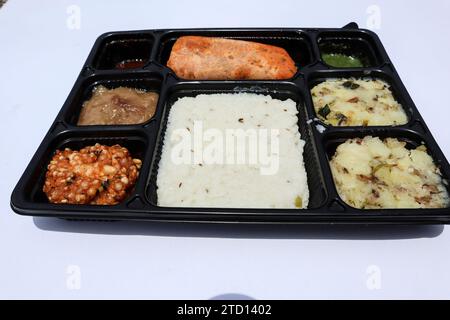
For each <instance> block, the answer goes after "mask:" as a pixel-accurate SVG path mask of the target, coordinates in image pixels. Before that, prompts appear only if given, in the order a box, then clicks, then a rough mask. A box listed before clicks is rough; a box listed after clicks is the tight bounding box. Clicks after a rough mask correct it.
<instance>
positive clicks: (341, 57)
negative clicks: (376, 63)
mask: <svg viewBox="0 0 450 320" xmlns="http://www.w3.org/2000/svg"><path fill="white" fill-rule="evenodd" d="M322 60H323V61H324V62H325V63H326V64H328V65H329V66H332V67H335V68H362V67H364V64H363V63H362V61H361V60H360V59H358V58H356V57H352V56H347V55H345V54H340V53H324V54H322Z"/></svg>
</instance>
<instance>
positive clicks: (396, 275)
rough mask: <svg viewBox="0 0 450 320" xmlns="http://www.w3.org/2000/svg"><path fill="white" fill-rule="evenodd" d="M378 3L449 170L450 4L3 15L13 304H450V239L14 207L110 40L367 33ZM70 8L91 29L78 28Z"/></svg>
mask: <svg viewBox="0 0 450 320" xmlns="http://www.w3.org/2000/svg"><path fill="white" fill-rule="evenodd" d="M373 4H374V5H378V7H379V9H380V10H381V20H380V22H381V25H380V27H381V28H380V29H378V30H375V31H376V32H377V33H378V34H379V36H380V37H381V39H382V41H383V43H384V45H385V46H386V49H387V51H388V53H389V54H390V56H391V59H392V60H393V62H394V64H395V65H396V67H397V69H398V71H399V73H400V75H401V77H402V79H403V81H404V83H405V85H406V87H407V88H408V89H409V91H410V94H411V95H412V97H413V99H414V101H415V102H416V104H417V106H418V108H419V109H420V111H421V113H422V115H423V116H424V118H425V120H426V122H427V123H428V125H429V127H430V128H431V131H432V132H433V134H434V136H435V138H436V139H437V141H438V143H439V144H440V146H441V148H442V149H443V151H444V153H445V154H446V156H447V158H449V157H450V135H449V133H450V130H449V120H448V119H449V116H450V112H449V107H450V105H449V102H448V101H449V99H448V97H449V88H448V77H449V74H450V73H449V71H450V62H449V61H450V59H449V58H448V52H449V51H450V45H449V29H450V20H449V19H448V15H449V13H450V1H444V0H441V1H406V0H405V1H392V0H391V1H376V0H370V1H344V0H340V1H326V0H322V1H280V0H277V1H243V0H238V1H230V0H224V1H211V0H209V1H208V0H207V1H196V0H190V1H177V2H175V1H167V0H166V1H164V0H159V1H135V2H132V1H106V0H105V1H87V0H86V1H77V0H70V1H19V0H9V1H8V2H7V3H6V5H5V6H4V7H3V8H1V9H0V108H1V109H0V110H1V116H2V117H1V120H0V123H1V125H0V126H1V137H0V150H1V155H2V156H1V157H0V168H1V171H0V172H1V176H0V188H1V189H0V297H1V298H201V299H210V298H213V297H217V296H222V297H240V296H242V295H244V296H248V297H251V298H254V299H270V298H275V299H285V298H450V272H449V270H450V229H449V228H448V227H445V228H444V227H439V226H430V227H342V226H340V227H338V226H323V227H311V226H297V227H281V226H279V227H273V226H272V227H265V226H234V225H225V226H221V225H185V224H161V223H112V224H111V223H87V222H65V221H60V220H52V219H44V218H40V219H33V218H30V217H21V216H18V215H15V214H13V212H12V210H11V209H10V207H9V201H10V194H11V191H12V189H13V187H14V185H15V184H16V182H17V180H18V179H19V177H20V175H21V174H22V172H23V170H24V169H25V167H26V165H27V164H28V162H29V160H30V158H31V156H32V155H33V153H34V152H35V150H36V148H37V146H38V145H39V143H40V141H41V140H42V138H43V136H44V134H45V133H46V131H47V130H48V128H49V126H50V124H51V123H52V121H53V119H54V117H55V116H56V114H57V112H58V110H59V109H60V107H61V106H62V104H63V103H64V100H65V98H66V96H67V94H68V93H69V91H70V89H71V87H72V85H73V83H74V81H75V79H76V77H77V75H78V73H79V71H80V69H81V67H82V64H83V62H84V60H85V58H86V56H87V54H88V53H89V50H90V48H91V46H92V45H93V43H94V41H95V39H96V37H97V36H98V35H100V34H101V33H103V32H106V31H111V30H132V29H152V28H181V27H245V26H252V27H281V26H283V27H284V26H285V27H302V26H303V27H306V26H308V27H340V26H343V25H345V24H347V23H348V22H350V21H356V22H358V23H359V24H360V26H361V27H366V26H367V21H368V19H369V20H370V15H369V14H368V13H367V9H368V8H369V6H370V5H373ZM70 5H76V6H78V8H79V9H80V10H81V16H80V17H81V25H80V29H71V28H68V27H67V19H68V18H69V14H68V13H67V10H68V8H69V10H70V7H69V6H70ZM71 266H75V267H71ZM370 266H375V267H374V268H371V267H370ZM78 271H79V272H78ZM70 274H72V276H70ZM77 275H79V276H80V278H79V280H80V281H77V279H76V276H77ZM74 279H75V280H74ZM368 283H369V285H368ZM370 284H372V285H370ZM77 288H78V289H77ZM224 295H225V296H224Z"/></svg>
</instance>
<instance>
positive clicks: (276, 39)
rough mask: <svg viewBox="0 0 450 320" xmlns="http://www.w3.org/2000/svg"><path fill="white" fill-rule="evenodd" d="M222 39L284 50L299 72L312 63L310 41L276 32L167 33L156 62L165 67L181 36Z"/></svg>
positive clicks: (298, 34)
mask: <svg viewBox="0 0 450 320" xmlns="http://www.w3.org/2000/svg"><path fill="white" fill-rule="evenodd" d="M188 35H191V36H205V37H222V38H229V39H237V40H247V41H254V42H259V43H265V44H270V45H274V46H278V47H281V48H284V49H285V50H286V51H287V52H288V53H289V55H290V56H291V58H292V59H293V60H294V62H295V64H296V66H297V68H298V69H299V70H301V69H303V68H305V67H306V66H307V65H309V64H311V63H312V62H313V61H314V57H313V50H312V45H311V40H310V38H309V36H308V35H307V34H306V33H304V32H301V31H292V30H290V31H281V30H280V31H278V30H245V31H244V30H236V29H234V30H220V29H218V30H176V31H169V32H167V33H165V34H163V35H162V36H161V40H160V42H159V45H158V53H157V57H156V59H157V61H158V62H159V63H160V64H162V65H163V66H166V65H167V61H168V60H169V56H170V52H171V51H172V47H173V45H174V43H175V41H176V40H177V39H178V38H179V37H182V36H188Z"/></svg>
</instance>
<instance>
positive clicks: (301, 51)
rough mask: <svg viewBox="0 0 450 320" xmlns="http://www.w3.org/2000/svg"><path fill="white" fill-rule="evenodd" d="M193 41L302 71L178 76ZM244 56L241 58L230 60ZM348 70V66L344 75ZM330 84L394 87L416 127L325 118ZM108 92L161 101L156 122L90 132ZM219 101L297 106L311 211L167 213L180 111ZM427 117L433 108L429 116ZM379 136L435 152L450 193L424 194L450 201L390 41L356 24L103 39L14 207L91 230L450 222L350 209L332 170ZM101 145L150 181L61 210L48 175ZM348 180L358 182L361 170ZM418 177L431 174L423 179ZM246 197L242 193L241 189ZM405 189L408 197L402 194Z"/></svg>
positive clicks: (415, 213) (445, 213)
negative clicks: (274, 58)
mask: <svg viewBox="0 0 450 320" xmlns="http://www.w3.org/2000/svg"><path fill="white" fill-rule="evenodd" d="M183 36H203V37H218V38H226V39H237V40H245V41H252V42H257V43H262V44H268V45H272V46H277V47H280V48H283V49H284V50H285V52H287V53H288V54H289V56H290V58H291V59H292V61H293V63H294V64H295V67H296V72H295V74H294V76H293V77H290V78H288V79H282V80H274V79H272V80H264V79H262V80H229V79H226V80H201V79H200V80H198V79H194V80H189V79H183V78H182V77H179V76H177V74H176V73H175V71H174V70H173V69H171V68H169V67H168V66H167V64H168V60H169V57H170V54H171V52H172V50H173V46H174V44H175V42H176V41H177V39H179V38H180V37H183ZM233 58H236V57H229V59H233ZM348 59H351V61H350V60H348ZM341 63H344V65H340V64H341ZM346 63H348V65H346ZM327 79H347V80H348V81H347V83H344V85H343V86H344V87H345V88H347V89H349V90H351V89H357V88H358V87H359V86H360V84H358V82H357V81H356V79H362V80H367V81H370V79H380V80H382V81H384V82H385V83H387V84H388V85H389V88H390V90H391V91H392V96H393V99H395V101H396V102H398V103H399V104H401V106H402V108H403V110H404V117H405V119H406V121H404V122H400V123H394V124H386V125H378V124H377V125H368V122H367V120H364V119H363V120H361V121H363V123H364V124H363V125H348V126H345V125H342V124H345V123H346V122H347V123H349V124H351V121H353V120H354V119H350V116H349V115H348V114H346V115H343V114H342V113H339V112H338V113H335V114H334V113H333V112H334V111H333V110H331V109H330V106H329V105H328V104H326V105H325V106H323V105H322V106H321V107H320V109H317V107H316V108H315V101H314V99H316V98H317V96H313V94H312V93H311V91H312V89H313V88H314V87H316V86H317V85H320V84H321V83H324V82H326V81H327ZM99 86H102V87H103V88H105V90H109V89H114V88H119V87H125V88H135V89H139V90H142V92H155V93H157V94H158V99H157V103H156V106H155V109H154V114H153V115H152V116H150V117H149V118H150V119H146V120H145V121H144V122H142V123H141V124H127V125H86V126H82V125H79V124H78V121H80V116H81V112H82V111H81V110H82V108H83V106H84V105H83V104H84V103H85V102H86V101H88V100H89V99H90V98H91V97H92V96H93V95H94V94H95V93H94V92H95V90H93V89H94V88H98V87H99ZM382 89H383V88H382ZM324 90H325V91H320V95H321V99H322V100H324V101H326V99H327V98H326V97H325V98H323V95H325V96H326V95H327V93H329V92H331V91H330V90H329V89H327V88H325V89H324ZM324 92H325V93H324ZM216 93H225V94H227V93H228V94H233V93H254V94H258V95H264V96H270V97H272V98H273V99H278V100H281V101H284V100H286V99H291V100H292V101H294V102H295V105H296V108H297V112H298V114H297V118H298V122H297V125H298V130H299V133H300V135H301V139H302V140H303V141H304V143H305V144H304V149H303V161H304V167H305V170H306V174H307V185H308V189H309V201H308V205H307V208H304V209H301V208H300V207H301V205H298V206H297V204H296V206H297V208H289V209H284V208H249V207H239V206H236V207H230V206H226V207H225V206H224V207H222V208H221V207H214V208H211V207H207V206H191V207H190V206H172V207H171V206H161V205H159V204H158V183H157V179H158V170H159V167H160V160H161V156H162V152H163V145H164V137H165V133H166V130H167V126H168V118H169V114H170V111H171V108H172V107H173V106H174V104H175V103H176V101H177V100H178V99H180V98H183V97H196V96H198V95H200V94H216ZM117 99H119V100H120V98H117ZM317 99H318V98H317ZM373 99H374V100H377V101H378V99H380V100H381V99H383V103H384V102H385V101H388V100H384V99H385V97H378V95H377V96H376V97H374V98H373ZM322 100H320V99H319V101H322ZM349 101H350V102H349ZM347 102H348V103H356V104H357V103H360V102H361V101H360V99H358V98H353V99H350V100H348V101H347ZM363 102H364V101H363ZM364 103H365V102H364ZM385 104H386V108H387V109H386V110H388V109H389V108H391V107H392V106H389V102H386V103H385ZM422 110H425V109H424V107H423V108H422ZM285 111H286V110H285ZM370 112H373V110H371V111H370ZM331 115H333V117H334V118H333V119H332V120H333V121H334V122H335V123H334V125H333V124H332V123H331V122H330V121H331V120H330V121H328V118H327V117H331ZM330 119H331V118H330ZM241 120H242V122H243V119H239V121H240V122H241ZM274 121H275V120H274ZM355 121H356V120H355ZM380 121H382V120H380ZM336 123H337V125H336ZM442 129H443V128H442ZM368 136H371V137H378V138H380V139H385V138H395V139H398V141H400V142H404V143H405V144H404V146H405V148H406V149H407V150H414V149H415V148H418V147H420V146H425V147H426V149H422V150H426V152H427V153H428V154H429V155H430V156H431V157H432V159H433V160H434V164H435V165H436V167H437V170H438V176H440V177H441V178H442V186H443V188H444V189H445V190H444V189H437V188H436V187H435V186H433V188H431V186H429V185H428V184H424V185H423V188H430V190H431V191H430V194H431V195H432V196H435V195H436V194H438V193H445V192H447V193H448V190H449V187H448V179H449V177H450V166H449V163H448V161H447V160H446V159H445V156H444V154H443V153H442V151H441V150H440V148H439V146H438V145H437V143H436V141H435V140H434V138H433V137H432V135H431V133H430V131H429V129H428V128H427V126H426V124H425V123H424V121H423V118H422V117H421V115H420V114H419V112H418V109H417V108H416V106H415V104H414V102H413V101H412V99H411V98H410V96H409V94H408V92H407V90H406V88H405V87H404V85H403V83H402V81H401V80H400V78H399V75H398V74H397V72H396V70H395V68H394V66H393V64H392V62H391V60H390V59H389V57H388V55H387V53H386V51H385V49H384V48H383V46H382V44H381V42H380V40H379V38H378V37H377V36H376V34H374V33H373V32H371V31H368V30H362V29H359V28H358V26H357V25H356V24H354V23H351V24H349V25H347V26H346V27H344V28H339V29H316V28H298V29H297V28H264V29H262V28H257V29H180V30H143V31H126V32H110V33H106V34H103V35H101V36H100V37H99V38H98V39H97V41H96V42H95V44H94V46H93V48H92V50H91V53H90V54H89V56H88V58H87V60H86V63H85V65H84V66H83V69H82V71H81V73H80V75H79V77H78V79H77V81H76V83H75V85H74V87H73V89H72V91H71V92H70V94H69V96H68V98H67V100H66V102H65V103H64V105H63V107H62V109H61V111H60V112H59V114H58V115H57V117H56V119H55V121H54V123H53V125H52V126H51V128H50V130H49V131H48V133H47V135H46V136H45V138H44V140H43V142H42V143H41V145H40V146H39V148H38V150H37V151H36V153H35V155H34V156H33V158H32V160H31V162H30V164H29V165H28V167H27V168H26V170H25V172H24V173H23V175H22V177H21V178H20V180H19V182H18V184H17V186H16V188H15V189H14V191H13V193H12V197H11V207H12V208H13V210H14V211H15V212H17V213H19V214H22V215H30V216H50V217H57V218H66V219H83V220H84V219H87V220H154V221H183V222H236V223H238V222H243V223H314V224H316V223H364V224H371V223H379V224H446V223H449V222H450V209H449V207H448V204H447V205H444V206H440V207H438V208H421V209H419V208H418V209H413V208H409V209H398V208H394V209H384V208H382V207H378V208H377V207H376V206H375V207H373V204H371V205H372V207H370V206H369V205H367V208H366V207H365V208H364V209H362V208H357V207H356V206H355V205H350V204H349V201H348V200H347V201H344V200H343V198H342V197H341V196H340V194H339V192H338V190H337V187H336V184H335V180H334V179H333V174H332V169H331V166H330V160H331V159H332V158H333V156H334V155H335V153H336V150H337V148H338V146H339V145H341V144H343V143H344V142H346V141H349V140H350V139H354V140H353V141H356V143H357V144H362V141H363V139H364V137H368ZM96 143H99V144H101V145H105V146H113V145H116V144H118V145H120V146H122V147H125V148H126V149H127V150H128V151H129V153H130V156H131V157H132V158H133V159H139V160H140V162H141V164H140V165H139V167H140V168H139V176H138V178H137V180H136V182H135V184H134V185H133V186H132V188H130V189H129V190H128V191H127V194H126V197H125V198H124V199H122V200H121V201H119V202H118V203H117V204H114V205H94V204H70V203H51V201H49V198H48V196H47V195H46V193H44V191H43V187H44V184H45V181H46V171H47V168H48V167H49V166H50V161H51V160H52V157H53V156H54V155H55V152H56V150H64V149H65V148H70V150H80V149H82V148H84V147H87V146H93V145H95V144H96ZM364 143H365V142H364ZM368 143H369V142H368ZM375 159H377V157H375ZM356 165H357V164H356ZM349 166H351V165H350V164H349ZM394 166H396V165H395V164H394V165H389V166H388V169H387V170H389V168H392V167H394ZM372 169H373V168H372ZM380 169H382V170H384V169H385V168H384V167H383V165H381V166H380V165H378V166H377V167H376V170H380ZM292 170H296V168H295V167H294V168H293V169H292ZM343 170H344V172H345V173H348V171H349V170H350V171H351V170H352V168H344V169H343ZM373 170H375V169H373ZM412 171H413V170H412ZM413 173H414V172H413ZM417 175H418V176H420V173H417ZM358 177H360V178H361V180H364V179H369V180H370V179H377V178H376V177H374V176H372V177H371V178H370V177H369V178H368V177H365V176H363V175H362V176H358ZM416 178H417V177H416ZM288 182H289V181H288ZM370 183H373V181H370ZM377 183H378V182H377ZM108 187H109V186H108V185H104V184H102V186H101V188H108ZM179 187H181V182H180V184H179ZM382 187H383V188H384V187H385V185H382ZM236 188H239V184H238V183H236ZM399 188H400V189H401V187H399ZM102 190H103V189H102ZM427 190H428V189H427ZM443 190H444V191H443ZM402 191H404V190H399V192H402ZM206 192H208V190H206ZM275 192H276V191H275ZM372 192H373V193H374V196H375V198H379V197H381V196H382V195H381V196H380V194H379V190H372ZM166 197H167V193H166ZM169 198H170V193H169ZM430 199H431V196H429V197H428V196H427V197H421V198H419V199H416V201H418V202H419V203H420V202H421V201H423V202H426V201H428V202H429V201H431V200H430ZM300 200H302V199H300ZM303 201H304V200H303ZM300 203H301V201H300ZM352 203H353V202H352Z"/></svg>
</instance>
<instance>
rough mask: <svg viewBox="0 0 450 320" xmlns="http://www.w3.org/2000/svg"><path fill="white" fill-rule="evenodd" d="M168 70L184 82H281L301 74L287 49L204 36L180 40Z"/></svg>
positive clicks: (174, 46) (181, 38) (173, 50)
mask: <svg viewBox="0 0 450 320" xmlns="http://www.w3.org/2000/svg"><path fill="white" fill-rule="evenodd" d="M167 66H168V67H169V68H171V69H172V70H173V71H174V72H175V73H176V74H177V75H178V76H179V77H180V78H183V79H190V80H246V79H247V80H270V79H275V80H281V79H289V78H292V77H293V76H294V75H295V73H296V72H297V67H296V65H295V62H294V61H293V60H292V58H291V57H290V56H289V54H288V52H287V51H286V50H285V49H283V48H280V47H276V46H272V45H267V44H263V43H256V42H252V41H243V40H234V39H224V38H215V37H200V36H183V37H180V38H178V39H177V41H176V42H175V44H174V45H173V48H172V51H171V53H170V57H169V61H168V62H167Z"/></svg>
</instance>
